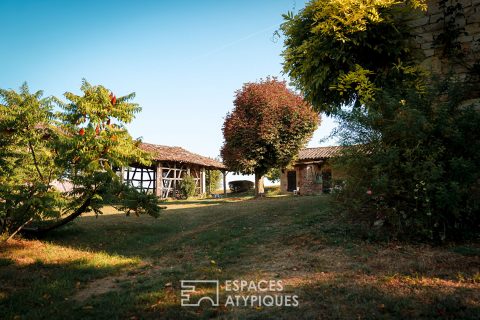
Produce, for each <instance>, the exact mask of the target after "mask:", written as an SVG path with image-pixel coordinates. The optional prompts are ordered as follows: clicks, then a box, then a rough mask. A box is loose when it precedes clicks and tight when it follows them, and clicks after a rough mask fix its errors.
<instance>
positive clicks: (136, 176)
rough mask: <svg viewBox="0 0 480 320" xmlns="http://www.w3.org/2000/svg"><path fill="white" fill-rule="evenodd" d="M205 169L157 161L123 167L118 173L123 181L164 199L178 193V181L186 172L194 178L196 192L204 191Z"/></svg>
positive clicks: (179, 181)
mask: <svg viewBox="0 0 480 320" xmlns="http://www.w3.org/2000/svg"><path fill="white" fill-rule="evenodd" d="M205 171H206V170H205V168H203V167H200V166H196V165H191V164H185V163H179V162H157V163H155V164H154V166H152V167H142V166H131V167H128V168H123V169H122V171H121V172H122V173H120V175H121V176H122V177H123V181H124V183H127V184H129V185H131V186H133V187H135V188H137V189H138V190H140V191H145V192H149V193H154V194H156V195H157V196H158V197H160V198H162V199H165V198H176V197H178V196H179V195H180V183H181V181H182V180H183V177H184V176H185V175H188V174H189V175H191V176H192V177H193V179H194V180H195V184H196V190H195V191H196V194H203V193H205V191H206V183H205ZM157 186H158V188H157Z"/></svg>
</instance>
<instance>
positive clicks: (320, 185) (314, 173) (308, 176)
mask: <svg viewBox="0 0 480 320" xmlns="http://www.w3.org/2000/svg"><path fill="white" fill-rule="evenodd" d="M289 173H290V175H292V174H293V173H295V188H293V189H292V188H291V185H289V181H288V176H289ZM331 176H332V175H331V168H330V167H329V166H328V165H326V164H322V163H308V164H305V163H301V162H300V163H299V162H297V163H295V165H294V166H293V168H289V169H284V170H282V173H281V175H280V189H281V191H282V193H288V192H293V190H297V191H298V194H301V195H316V194H321V193H323V192H324V191H327V190H330V188H331V185H332V182H331ZM289 187H290V188H289Z"/></svg>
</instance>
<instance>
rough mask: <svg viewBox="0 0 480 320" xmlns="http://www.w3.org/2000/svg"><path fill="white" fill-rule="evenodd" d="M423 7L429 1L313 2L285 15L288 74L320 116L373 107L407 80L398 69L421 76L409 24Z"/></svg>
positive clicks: (331, 0) (367, 0) (369, 0)
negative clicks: (387, 89)
mask: <svg viewBox="0 0 480 320" xmlns="http://www.w3.org/2000/svg"><path fill="white" fill-rule="evenodd" d="M418 8H425V4H424V1H406V2H405V3H403V4H401V3H400V2H399V1H394V0H325V1H311V2H309V3H308V4H307V5H306V7H305V8H304V9H303V10H301V11H300V12H299V13H298V14H297V15H294V14H292V13H288V14H286V15H284V19H285V22H284V23H283V24H282V26H281V30H282V31H283V33H284V35H285V43H284V44H285V49H284V51H283V54H282V55H283V58H284V65H283V66H284V71H285V73H287V74H288V75H289V76H290V78H291V79H292V80H293V83H294V84H295V86H296V87H297V88H299V89H300V90H301V91H302V92H303V93H304V95H305V98H306V99H307V100H308V101H310V102H311V103H312V104H313V106H314V108H315V109H316V110H318V111H321V112H325V113H327V114H329V115H337V114H338V113H339V112H341V109H342V107H344V106H354V107H356V108H359V107H361V106H362V105H367V106H369V105H368V102H369V101H372V100H374V99H375V94H376V92H377V90H378V88H379V87H383V86H385V85H392V84H393V83H396V82H398V81H401V79H398V78H396V77H394V75H395V69H396V68H398V67H399V66H403V65H408V66H409V67H410V68H411V69H410V72H419V70H418V68H416V67H415V65H414V63H413V62H414V58H415V56H416V55H417V52H416V51H415V50H413V46H412V45H411V44H412V36H411V29H410V28H409V27H408V25H407V21H408V18H410V17H411V13H412V10H417V9H418Z"/></svg>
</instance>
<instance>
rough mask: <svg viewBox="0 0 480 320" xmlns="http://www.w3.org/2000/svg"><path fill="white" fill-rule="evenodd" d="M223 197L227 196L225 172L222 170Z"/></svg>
mask: <svg viewBox="0 0 480 320" xmlns="http://www.w3.org/2000/svg"><path fill="white" fill-rule="evenodd" d="M222 173H223V195H224V196H225V197H226V196H227V171H225V170H223V171H222Z"/></svg>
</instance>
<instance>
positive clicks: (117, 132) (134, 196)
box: [0, 81, 159, 233]
mask: <svg viewBox="0 0 480 320" xmlns="http://www.w3.org/2000/svg"><path fill="white" fill-rule="evenodd" d="M81 90H82V95H75V94H73V93H70V92H67V93H66V94H65V97H66V98H67V99H68V102H63V101H61V100H59V99H57V98H54V97H48V98H42V92H41V91H38V92H36V93H33V94H32V93H30V92H29V89H28V87H27V85H26V84H24V85H23V86H22V87H21V88H20V91H19V92H16V91H14V90H0V99H1V100H0V102H1V103H0V232H7V233H9V232H10V233H11V232H13V231H14V230H16V229H17V228H18V227H19V226H24V225H25V224H28V225H27V226H26V227H25V230H29V231H30V232H34V233H42V232H46V231H49V230H51V229H53V228H55V227H58V226H61V225H63V224H65V223H67V222H69V221H71V220H73V219H74V218H75V217H77V216H79V215H80V214H82V213H83V212H86V211H95V212H96V213H101V211H100V209H101V207H102V206H103V205H104V204H105V203H109V202H112V203H116V204H117V205H119V207H120V208H121V209H122V210H124V211H126V212H127V213H129V212H132V211H134V212H136V213H143V212H146V213H148V214H151V215H154V216H156V215H158V211H159V209H158V206H157V199H156V198H155V197H154V196H150V195H146V194H142V193H139V192H137V191H136V190H134V189H133V188H130V187H128V186H124V185H122V184H121V182H120V179H119V177H118V176H117V174H116V172H115V169H117V168H119V167H121V166H126V165H128V164H131V163H143V164H148V162H149V160H148V154H145V153H144V152H142V151H141V150H140V149H139V148H137V144H138V142H137V141H135V140H133V139H132V138H131V136H130V135H129V134H128V132H127V130H126V129H125V126H124V124H125V123H128V122H130V121H132V119H133V117H134V115H135V113H137V112H139V111H140V107H139V106H138V105H137V104H135V103H131V102H129V101H130V100H131V99H132V98H133V97H134V94H130V95H127V96H124V97H118V98H117V97H116V96H115V95H113V94H112V93H111V92H110V91H109V90H107V89H106V88H104V87H102V86H92V85H90V84H89V83H87V82H86V81H84V82H83V85H82V87H81ZM55 105H56V106H57V108H56V109H55V108H54V106H55ZM55 110H59V111H55ZM62 184H67V185H68V186H70V187H69V188H67V189H69V190H68V191H62V188H61V187H58V186H59V185H62Z"/></svg>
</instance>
